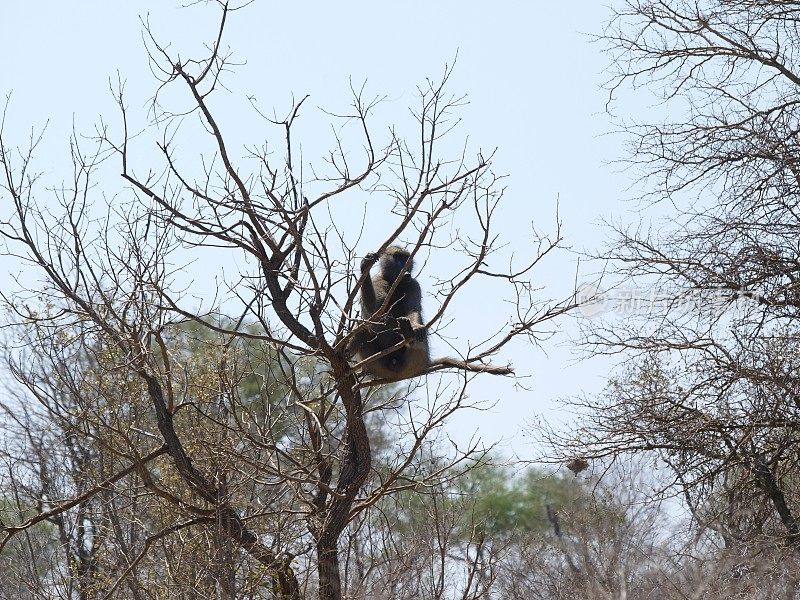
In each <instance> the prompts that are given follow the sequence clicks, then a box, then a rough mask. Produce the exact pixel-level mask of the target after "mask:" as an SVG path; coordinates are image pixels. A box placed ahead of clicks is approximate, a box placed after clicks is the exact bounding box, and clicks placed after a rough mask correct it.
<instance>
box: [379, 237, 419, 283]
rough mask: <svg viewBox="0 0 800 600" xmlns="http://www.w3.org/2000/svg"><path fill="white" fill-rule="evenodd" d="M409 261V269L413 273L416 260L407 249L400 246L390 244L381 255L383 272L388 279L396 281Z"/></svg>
mask: <svg viewBox="0 0 800 600" xmlns="http://www.w3.org/2000/svg"><path fill="white" fill-rule="evenodd" d="M406 263H408V271H406V273H411V270H412V269H413V268H414V261H413V260H411V255H410V254H409V253H408V251H407V250H405V249H403V248H400V247H398V246H389V247H388V248H387V249H386V251H385V252H384V253H383V256H381V274H382V275H383V278H384V279H386V281H394V280H395V279H397V276H398V275H400V271H402V270H403V267H405V266H406Z"/></svg>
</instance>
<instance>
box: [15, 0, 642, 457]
mask: <svg viewBox="0 0 800 600" xmlns="http://www.w3.org/2000/svg"><path fill="white" fill-rule="evenodd" d="M2 4H3V6H2V17H1V18H0V39H2V40H3V52H2V53H1V54H0V93H3V94H4V93H6V92H8V91H13V95H12V103H11V106H10V111H9V118H10V122H9V124H8V126H7V135H14V136H19V135H24V133H25V132H26V131H27V130H28V129H29V127H30V126H32V125H36V126H41V125H42V124H43V123H44V122H45V121H47V120H48V119H49V120H50V125H49V128H48V135H47V138H46V142H45V144H44V145H43V146H42V149H41V150H40V154H39V156H40V158H42V159H44V160H43V161H42V162H43V163H44V164H46V165H48V167H49V168H51V169H52V170H51V172H49V173H46V174H47V175H48V176H50V177H53V178H55V179H61V178H62V177H63V176H66V175H68V174H66V173H65V174H64V175H61V174H60V173H59V172H58V169H59V168H60V167H61V166H62V164H63V162H62V161H63V160H64V157H65V149H66V148H67V136H68V133H69V131H70V128H71V127H72V121H73V116H74V119H75V122H76V125H77V128H78V129H79V130H81V129H89V128H90V127H91V126H92V125H93V123H95V121H96V119H97V117H98V115H100V114H103V115H104V116H105V117H106V118H107V119H108V120H109V121H111V122H113V121H114V119H115V118H116V113H115V111H114V105H113V101H112V99H111V97H110V94H109V92H108V79H109V77H116V72H117V70H119V71H120V72H121V74H122V76H123V78H124V79H126V80H127V91H128V93H129V104H130V106H131V110H132V111H138V112H139V113H140V116H141V117H143V116H144V110H145V109H144V108H143V105H144V102H145V101H146V100H147V98H148V97H149V96H150V95H151V94H152V92H153V90H154V89H155V83H154V81H153V80H152V78H151V76H150V73H149V70H148V66H147V57H146V53H145V51H144V48H143V44H142V38H141V26H140V24H139V20H138V16H139V15H142V16H144V15H146V14H147V13H148V12H149V14H150V21H151V23H152V25H153V29H154V31H155V32H156V33H157V34H158V35H159V37H160V39H161V40H172V41H173V44H174V48H175V49H176V50H178V51H179V53H180V54H181V55H182V56H188V55H190V54H192V52H191V50H192V49H196V48H198V47H199V44H200V43H202V42H205V41H208V40H210V39H212V37H213V34H214V30H215V27H216V17H217V11H216V9H215V8H214V6H213V4H208V5H199V6H195V7H192V8H189V9H183V10H178V9H177V8H176V7H177V4H175V3H173V2H170V1H167V0H159V1H155V0H149V1H140V2H122V1H118V0H116V1H112V0H72V1H70V2H63V1H61V0H38V1H37V0H30V1H27V2H10V1H9V0H5V1H4V2H3V3H2ZM607 16H608V9H607V8H606V7H605V6H604V5H603V4H601V3H599V2H593V1H588V0H579V1H578V2H570V3H566V2H550V1H548V2H544V1H528V2H523V1H517V2H498V3H492V4H489V3H477V2H463V1H462V2H455V1H446V2H441V1H440V2H435V3H432V2H422V1H413V2H402V3H399V2H398V3H391V4H390V3H376V2H344V3H342V2H339V3H332V2H296V3H290V2H270V1H266V0H257V1H256V2H255V4H253V5H252V6H250V7H248V8H247V9H246V10H245V11H243V12H241V13H239V14H238V15H234V17H233V18H232V19H231V21H230V25H229V27H228V30H227V34H226V40H227V43H228V45H229V46H230V47H231V49H232V50H233V52H234V58H235V59H240V60H242V61H244V60H246V61H247V64H246V65H244V66H241V67H238V68H237V69H236V71H235V73H232V74H229V75H228V77H227V79H226V80H225V81H226V84H227V86H228V87H229V89H230V90H231V94H230V95H223V98H225V100H224V103H223V104H221V105H220V106H221V109H220V110H221V112H220V113H219V114H220V115H222V118H223V120H224V126H225V127H226V128H227V129H228V130H229V131H231V132H232V134H231V135H233V136H234V137H235V136H238V135H241V136H243V137H242V141H244V140H247V141H249V142H253V141H256V140H257V136H256V137H255V138H253V137H252V136H250V137H248V136H247V135H246V134H252V133H253V126H254V123H257V121H256V119H255V118H254V117H253V115H252V113H250V112H248V111H247V110H246V102H244V97H245V96H247V95H254V96H255V97H257V98H258V100H259V104H260V105H261V107H262V108H266V109H271V108H272V107H276V108H279V109H283V108H284V107H286V106H287V103H288V101H289V99H290V98H291V96H292V94H294V95H295V96H296V97H302V96H303V95H305V94H310V95H311V100H310V102H311V103H312V104H313V106H314V107H316V106H321V107H326V108H331V109H332V110H335V109H336V108H338V107H343V106H346V103H347V102H348V99H349V98H348V80H349V78H350V77H352V78H353V80H354V81H355V82H358V83H360V82H362V81H364V80H367V82H368V89H369V90H371V91H372V92H373V93H374V94H381V95H383V94H385V95H386V96H387V98H388V101H387V103H386V105H385V106H384V108H383V109H382V112H381V113H380V117H381V119H382V120H384V121H385V123H386V124H389V123H391V122H393V121H395V120H402V119H406V118H407V108H406V107H407V106H408V105H409V104H410V103H413V102H414V98H415V96H414V94H415V88H416V85H417V84H419V83H421V82H423V81H424V79H425V77H432V78H435V77H437V76H439V75H440V73H441V71H442V68H443V66H444V64H445V63H448V62H451V61H452V59H453V57H454V56H455V54H456V52H458V62H457V67H456V70H455V73H454V76H453V78H452V82H451V86H450V89H451V91H453V92H465V93H467V94H468V96H469V100H470V104H469V105H468V106H467V107H465V108H464V109H463V111H462V113H461V116H462V117H463V119H464V122H463V125H462V129H461V131H462V135H463V134H467V133H468V134H469V137H470V140H471V142H472V144H473V145H474V146H475V147H476V148H477V147H480V148H487V149H488V148H493V147H495V146H496V147H498V148H499V152H498V154H497V157H496V159H495V163H494V167H495V170H496V171H497V172H499V173H506V174H508V175H509V178H508V180H507V184H508V192H507V195H506V198H505V205H504V208H503V209H502V210H503V217H504V219H503V227H504V228H505V230H504V231H503V233H504V234H505V235H506V236H507V239H509V240H511V241H515V240H518V239H520V236H521V235H523V234H524V228H526V227H527V225H528V223H529V222H530V221H531V220H533V221H534V222H535V223H537V225H538V226H539V227H541V228H542V229H545V230H546V229H548V228H551V227H552V222H553V215H554V212H555V206H556V200H557V199H560V214H561V218H562V220H563V223H564V233H565V235H566V238H567V243H569V244H571V245H572V246H573V247H575V248H576V249H582V248H589V249H592V248H598V247H599V246H600V245H601V244H602V243H603V240H605V239H606V237H607V235H608V234H607V232H606V231H604V230H603V229H602V228H601V227H600V226H599V225H598V223H597V221H598V220H599V218H600V217H601V216H606V217H608V216H611V215H616V216H620V217H623V218H625V214H626V210H627V207H626V206H625V205H624V204H623V203H622V202H621V199H622V198H624V197H625V195H626V191H625V188H626V186H627V184H628V183H629V181H628V179H627V178H626V176H624V175H620V174H618V173H615V172H614V168H613V167H610V166H608V165H607V164H606V161H609V160H613V159H617V158H619V157H620V156H621V155H622V151H621V147H620V139H619V137H617V136H609V135H603V134H604V133H607V132H609V131H610V130H611V129H612V125H611V123H610V119H609V117H608V116H607V115H606V114H605V112H604V108H605V101H606V94H605V92H603V91H602V90H601V89H600V84H601V82H602V81H603V80H604V78H605V76H604V75H603V73H602V71H603V69H604V68H605V67H606V65H607V60H608V59H607V58H606V57H604V56H602V55H601V54H600V47H599V46H598V45H597V44H593V43H591V42H590V40H589V38H588V37H587V36H586V35H583V34H592V33H598V32H599V31H600V30H601V28H602V25H603V22H604V21H605V20H606V18H607ZM221 102H222V101H221ZM228 102H229V103H230V104H229V105H228V104H226V103H228ZM226 108H227V111H226ZM310 112H311V111H310ZM394 113H396V115H395V114H394ZM314 119H319V114H318V113H317V116H313V115H310V116H309V128H311V127H312V124H314V123H316V121H315V120H314ZM319 122H320V123H322V122H323V121H319ZM380 124H381V125H383V121H381V122H380ZM328 133H329V132H328V131H325V132H324V135H325V139H324V140H322V141H321V142H320V143H321V144H322V143H323V142H327V140H328V137H327V136H328ZM307 135H308V134H307ZM235 139H236V141H238V138H236V137H235ZM20 141H23V140H20ZM321 147H322V146H321ZM313 151H314V148H313V144H311V143H309V149H308V151H307V155H308V157H309V160H310V159H311V158H312V157H311V155H312V154H313ZM42 162H40V166H42ZM45 170H47V169H45ZM117 186H118V187H117ZM121 187H122V186H121V185H119V183H118V182H112V183H111V184H109V189H110V191H112V192H113V191H115V190H117V189H119V188H121ZM517 228H520V229H517ZM575 262H576V258H575V257H574V256H569V255H566V254H565V255H562V256H561V257H558V258H556V259H555V260H552V261H548V262H547V265H545V267H544V269H541V270H539V271H537V275H536V276H537V278H539V279H541V281H540V283H542V284H543V285H545V286H546V287H547V288H548V289H549V290H552V292H545V294H544V295H547V296H552V297H557V296H559V295H561V294H562V293H563V292H565V291H566V290H567V288H569V287H570V286H571V285H572V283H573V280H574V276H575ZM0 264H2V265H7V264H8V263H7V261H5V262H3V263H0ZM9 269H13V265H9V266H6V267H4V268H3V269H2V271H0V277H7V276H8V275H7V273H8V271H9ZM4 287H5V286H4ZM478 305H480V306H481V307H482V308H483V309H485V305H486V304H485V298H482V297H480V296H479V295H476V296H474V297H473V299H472V304H471V303H470V302H469V301H468V302H467V303H466V304H464V305H462V306H461V307H460V308H459V310H460V311H461V312H460V313H459V314H453V318H454V319H456V324H458V321H459V319H461V320H462V321H463V320H464V319H465V318H466V319H470V318H473V316H471V315H470V314H469V313H470V312H471V310H472V308H474V307H477V306H478ZM563 325H564V327H565V328H566V329H567V330H570V331H572V330H574V327H573V326H572V325H571V324H570V322H568V321H564V322H563ZM567 339H568V338H567V337H566V336H564V335H562V336H560V337H559V338H557V339H556V340H553V341H551V342H547V343H545V349H546V350H547V354H545V353H543V352H542V351H541V350H539V349H535V348H520V347H519V346H516V347H515V348H518V349H519V350H520V351H519V354H518V355H515V356H511V355H506V356H504V357H503V358H504V359H510V360H512V362H513V363H514V364H515V365H516V367H517V370H518V371H519V372H520V373H521V374H527V375H531V379H529V380H527V381H526V385H528V386H531V387H532V388H533V390H534V391H533V392H529V391H524V390H518V391H515V390H514V387H513V385H512V382H510V381H498V380H497V379H494V378H490V377H483V378H481V379H480V381H479V382H477V383H476V384H475V386H474V387H473V388H472V396H473V398H479V397H485V398H487V399H497V400H498V402H497V405H496V406H495V408H494V409H492V410H491V411H490V412H488V413H480V414H475V413H470V414H465V415H462V416H460V417H459V418H458V419H457V420H456V421H454V422H453V424H452V426H451V428H452V432H453V435H454V436H456V437H458V438H459V439H465V438H467V437H470V435H471V434H472V433H475V432H476V430H477V433H478V434H479V435H480V436H481V437H483V438H484V439H485V440H486V441H487V442H493V441H496V440H498V439H500V438H505V439H506V440H509V445H508V447H507V449H514V450H516V451H517V452H518V453H520V454H522V455H524V456H526V455H529V452H530V449H529V448H527V447H526V445H525V443H524V440H522V439H521V438H520V437H519V436H520V431H521V429H520V427H521V426H522V425H523V424H524V420H525V419H528V418H534V417H535V416H537V415H541V416H543V417H545V418H553V419H557V418H560V416H563V415H560V414H559V408H558V406H557V404H556V403H554V402H553V400H554V399H555V398H557V397H559V396H566V395H574V394H578V393H581V392H592V391H598V390H599V389H601V387H602V383H603V378H604V376H605V375H606V374H607V369H608V363H607V362H606V361H589V362H582V363H578V364H574V360H575V358H576V355H575V354H574V353H573V352H572V350H571V348H570V344H569V343H567Z"/></svg>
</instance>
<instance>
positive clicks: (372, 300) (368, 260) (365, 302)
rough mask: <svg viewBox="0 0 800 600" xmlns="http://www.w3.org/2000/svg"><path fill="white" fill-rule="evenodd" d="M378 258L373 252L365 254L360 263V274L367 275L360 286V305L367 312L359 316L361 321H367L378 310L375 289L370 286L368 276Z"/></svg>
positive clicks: (370, 281)
mask: <svg viewBox="0 0 800 600" xmlns="http://www.w3.org/2000/svg"><path fill="white" fill-rule="evenodd" d="M378 258H379V256H378V255H377V254H375V253H374V252H370V253H369V254H367V255H366V256H365V257H364V258H363V260H362V261H361V274H362V275H363V274H364V273H366V274H367V276H366V277H365V278H364V283H363V284H362V285H361V304H362V306H363V307H364V308H365V309H366V310H367V311H368V312H369V314H368V315H366V314H365V315H361V318H362V319H368V318H369V317H371V316H372V313H374V312H375V311H376V310H378V308H379V307H378V306H376V304H377V303H378V300H377V298H376V297H375V288H374V287H373V286H372V278H371V277H370V276H369V270H370V268H371V267H372V265H374V264H375V263H376V262H377V261H378Z"/></svg>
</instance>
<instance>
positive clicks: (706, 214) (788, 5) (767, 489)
mask: <svg viewBox="0 0 800 600" xmlns="http://www.w3.org/2000/svg"><path fill="white" fill-rule="evenodd" d="M798 18H800V4H798V3H796V2H761V1H753V2H750V1H747V2H727V1H723V0H709V1H703V2H684V1H680V0H677V1H662V2H657V1H650V0H647V1H644V0H643V1H638V0H632V1H629V2H622V3H620V4H619V5H618V9H617V12H616V16H615V18H614V19H613V21H612V22H611V24H610V26H609V28H608V30H607V31H606V33H605V35H604V37H603V40H604V42H605V43H607V44H608V49H609V53H610V56H611V58H612V61H613V68H614V69H615V73H614V77H613V79H612V81H611V82H610V85H609V87H610V93H611V99H612V101H613V100H614V99H615V97H616V96H617V95H618V94H620V93H623V91H626V90H631V89H634V90H642V89H645V90H647V92H648V93H649V92H651V91H654V92H656V93H657V95H658V96H659V98H660V101H661V104H660V108H659V109H658V110H654V111H653V112H652V113H651V114H653V113H655V114H659V115H662V116H663V118H661V119H659V118H656V119H654V120H651V121H649V122H640V123H637V122H635V121H633V120H623V121H622V124H623V127H624V130H625V131H626V133H627V134H628V135H629V138H628V139H629V140H631V146H630V151H631V161H632V163H633V165H635V166H636V167H637V168H639V169H640V172H641V173H642V179H641V180H640V183H641V185H642V186H643V188H644V190H645V198H644V199H645V200H649V201H651V202H652V204H646V205H647V206H649V207H652V209H653V211H654V212H659V211H661V212H660V215H662V216H663V215H664V212H663V211H667V214H666V216H665V222H664V223H660V224H659V225H658V226H657V227H649V226H645V225H642V226H638V227H632V228H629V227H617V228H616V229H617V233H618V243H617V244H616V245H615V246H614V247H613V248H612V249H611V250H610V251H609V252H608V254H607V255H606V256H605V258H608V259H611V260H612V261H614V264H615V265H616V266H617V273H618V275H619V276H620V281H622V282H625V284H624V285H625V286H626V287H627V289H626V290H624V291H626V293H627V295H628V298H627V300H625V302H627V308H628V309H629V310H631V309H632V310H631V312H632V314H631V315H630V318H625V319H622V318H614V317H613V316H612V317H611V318H610V319H608V320H605V321H598V322H594V323H592V325H591V327H590V330H591V331H590V332H589V333H590V338H589V339H590V343H591V344H592V348H593V350H594V351H596V352H599V353H610V354H616V353H619V354H620V355H621V356H623V357H624V359H625V366H624V369H623V371H622V373H621V374H620V375H619V377H617V378H615V379H613V380H612V381H611V383H610V385H609V387H608V389H607V393H606V394H604V395H602V396H600V397H591V398H586V399H578V400H576V401H575V404H576V405H577V406H578V407H579V409H580V410H581V411H582V412H583V413H584V415H585V417H586V418H585V419H584V420H582V421H581V422H580V423H579V424H577V426H576V429H575V430H574V431H572V432H571V433H568V434H566V435H565V434H562V433H559V432H553V431H551V432H548V433H547V434H546V437H547V438H548V439H549V440H550V442H551V443H552V444H553V447H554V448H556V452H555V453H554V458H556V459H557V460H561V459H567V458H569V457H571V456H575V455H578V456H581V457H583V458H585V459H600V458H609V457H611V458H620V457H623V456H625V455H631V454H639V453H655V454H657V455H658V456H659V457H660V458H661V459H662V464H663V465H665V466H666V468H667V469H669V470H670V471H671V472H672V474H673V476H674V479H673V483H674V487H671V488H670V489H672V490H674V489H676V488H677V489H679V490H680V492H681V494H682V496H683V498H684V500H685V502H686V504H687V506H688V507H689V508H690V510H691V511H692V513H693V515H694V517H695V522H696V524H697V525H698V526H699V527H700V528H701V529H702V530H705V531H708V530H709V528H710V529H711V530H713V531H714V532H715V536H717V540H718V541H719V542H720V543H721V544H722V546H724V548H726V550H727V551H728V552H733V553H734V554H736V553H737V552H741V553H742V555H750V554H749V553H750V552H751V551H752V550H753V545H754V544H755V545H758V547H759V548H760V549H761V551H763V552H765V554H764V555H763V556H764V557H766V556H775V554H773V552H775V551H778V550H780V552H784V553H785V549H786V548H787V547H788V548H792V549H793V553H794V556H792V553H790V554H789V556H790V558H788V559H787V558H782V559H780V560H779V561H772V559H767V558H765V559H764V561H765V564H766V563H770V562H774V564H775V565H776V567H777V569H778V570H779V571H782V565H781V563H780V561H782V560H791V561H796V560H797V557H796V552H797V550H798V549H800V526H799V525H798V518H799V517H798V514H797V513H798V510H800V503H799V502H798V501H799V500H800V487H798V473H799V472H800V455H798V447H800V439H799V438H798V425H799V424H800V401H798V398H800V396H799V395H798V393H800V362H798V361H800V347H798V340H800V337H799V336H798V333H799V331H798V321H797V317H798V312H797V311H798V307H800V304H798V296H797V290H798V280H797V276H798V273H799V272H800V246H799V245H798V240H799V239H800V237H798V231H800V219H799V218H798V205H799V203H800V187H798V183H800V178H798V175H799V174H800V173H798V170H797V160H798V148H799V147H798V140H797V132H798V123H800V104H799V103H798V100H800V87H798V84H800V79H799V78H798V77H800V63H798V59H800V54H798V53H799V52H800V37H799V36H798V30H797V23H798ZM631 93H635V92H631ZM650 98H651V99H652V96H650ZM612 105H613V102H612ZM662 109H663V110H662ZM670 207H671V209H670ZM631 285H632V286H633V287H630V286H631ZM621 291H622V290H618V291H617V292H611V294H610V295H611V297H613V296H614V295H615V294H616V297H617V298H616V299H617V301H620V300H621V299H622V298H621ZM634 296H637V297H638V298H637V297H634ZM631 300H634V301H636V300H638V301H639V304H638V306H636V307H633V306H632V303H631ZM625 302H623V304H624V303H625ZM779 554H780V553H779ZM750 556H752V555H750ZM792 564H794V563H792ZM787 585H788V586H789V587H788V588H785V589H794V587H795V586H796V584H795V583H791V584H790V585H789V584H787ZM765 593H766V592H765ZM781 593H782V592H781ZM787 593H788V592H787ZM793 593H794V592H792V594H793ZM694 597H701V595H697V596H694ZM754 597H755V596H754ZM789 597H792V596H789Z"/></svg>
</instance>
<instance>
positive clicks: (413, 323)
mask: <svg viewBox="0 0 800 600" xmlns="http://www.w3.org/2000/svg"><path fill="white" fill-rule="evenodd" d="M376 262H377V263H379V269H378V273H377V274H376V275H373V276H372V277H370V276H369V273H368V272H369V270H370V269H371V267H372V266H373V265H374V264H375V263H376ZM406 265H408V267H407V268H406ZM404 268H406V272H405V273H403V276H402V277H400V273H401V271H403V269H404ZM413 268H414V261H413V259H412V258H411V255H410V254H409V252H408V251H407V250H406V249H404V248H400V247H399V246H389V247H388V248H386V250H384V251H383V252H382V253H381V254H380V255H378V254H375V253H370V254H367V256H366V257H365V258H364V260H362V261H361V273H362V274H364V273H367V277H366V279H365V280H364V284H363V285H362V286H361V318H362V319H364V320H365V321H369V323H368V324H367V325H366V327H364V328H363V329H362V330H361V331H360V332H359V333H358V334H357V335H356V337H355V339H354V342H353V345H354V347H355V350H356V354H357V357H358V359H359V360H360V361H363V360H366V359H368V358H369V357H371V356H374V355H376V354H380V353H381V352H383V351H384V350H387V349H389V348H391V347H393V346H396V345H397V344H399V343H401V342H406V344H405V345H404V346H402V347H400V348H398V349H396V350H393V351H392V352H389V353H387V354H385V355H383V356H380V357H378V358H376V359H375V360H373V361H372V362H370V363H369V364H367V365H366V367H365V368H366V370H367V371H368V372H369V373H371V374H372V375H374V376H376V377H378V378H380V379H390V380H400V379H408V378H411V377H415V376H417V375H419V374H421V373H422V372H423V371H424V370H425V369H426V368H427V367H428V365H429V364H430V350H429V347H428V329H427V327H425V322H424V321H423V320H422V290H421V289H420V286H419V282H417V280H416V279H415V278H414V277H413V276H412V275H411V271H412V269H413ZM398 277H400V279H399V281H398ZM395 283H396V285H395ZM393 285H394V286H395V288H394V291H393V292H392V294H391V297H389V298H388V301H387V296H388V295H389V291H390V290H391V288H392V286H393ZM384 303H385V304H386V306H385V307H384V311H383V313H382V314H379V315H378V316H377V317H375V318H374V319H373V315H375V313H376V312H378V311H379V310H380V309H381V307H383V306H384Z"/></svg>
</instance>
